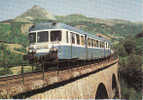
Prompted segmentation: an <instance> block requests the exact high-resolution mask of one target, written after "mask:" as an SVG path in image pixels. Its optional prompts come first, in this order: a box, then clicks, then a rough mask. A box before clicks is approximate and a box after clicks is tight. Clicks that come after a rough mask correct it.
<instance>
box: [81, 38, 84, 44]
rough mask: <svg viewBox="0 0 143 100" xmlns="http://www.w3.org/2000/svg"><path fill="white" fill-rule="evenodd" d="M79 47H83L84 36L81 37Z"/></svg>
mask: <svg viewBox="0 0 143 100" xmlns="http://www.w3.org/2000/svg"><path fill="white" fill-rule="evenodd" d="M81 45H84V36H81Z"/></svg>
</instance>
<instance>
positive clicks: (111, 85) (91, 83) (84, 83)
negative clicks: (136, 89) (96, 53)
mask: <svg viewBox="0 0 143 100" xmlns="http://www.w3.org/2000/svg"><path fill="white" fill-rule="evenodd" d="M120 97H121V94H120V84H119V80H118V62H115V63H114V64H110V65H108V66H107V67H106V68H104V69H102V70H99V71H97V72H93V73H91V74H89V75H86V76H84V77H82V78H79V79H77V80H75V81H72V82H70V83H68V84H64V85H62V86H59V87H56V88H52V89H49V90H47V91H44V92H42V93H38V94H35V95H33V96H31V97H30V98H31V99H37V98H39V99H58V98H60V99H71V98H72V99H77V98H78V99H105V98H106V99H107V98H108V99H109V98H112V99H113V98H120Z"/></svg>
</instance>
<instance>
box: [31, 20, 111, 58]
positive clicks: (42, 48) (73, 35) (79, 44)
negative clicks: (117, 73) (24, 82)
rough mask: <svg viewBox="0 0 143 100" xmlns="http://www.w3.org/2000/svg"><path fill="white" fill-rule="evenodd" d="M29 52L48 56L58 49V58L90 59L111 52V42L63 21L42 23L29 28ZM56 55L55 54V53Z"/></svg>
mask: <svg viewBox="0 0 143 100" xmlns="http://www.w3.org/2000/svg"><path fill="white" fill-rule="evenodd" d="M29 40H30V45H29V51H28V52H29V54H30V53H33V52H34V54H33V57H37V58H39V57H42V56H48V57H49V58H51V56H49V55H50V53H51V52H53V51H56V58H57V59H59V60H63V59H64V60H65V59H80V60H90V59H95V58H102V57H106V56H109V55H110V54H111V49H110V47H111V43H110V42H109V41H108V40H106V39H104V38H101V37H97V36H96V35H92V34H89V33H86V32H84V31H82V30H79V29H76V28H74V27H71V26H69V25H66V24H63V23H41V24H36V25H34V26H32V27H31V28H30V30H29ZM54 56H55V55H54Z"/></svg>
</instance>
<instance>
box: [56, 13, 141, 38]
mask: <svg viewBox="0 0 143 100" xmlns="http://www.w3.org/2000/svg"><path fill="white" fill-rule="evenodd" d="M56 18H57V20H58V21H60V22H64V23H67V24H70V25H72V26H75V27H76V26H77V27H78V26H80V27H78V28H80V29H83V30H85V31H87V32H91V33H102V34H105V35H109V34H110V35H113V36H118V37H119V38H122V37H125V36H128V35H135V34H137V33H139V32H141V31H142V26H143V25H142V24H137V23H132V22H130V21H125V20H117V19H99V18H88V17H86V16H83V15H78V14H73V15H68V16H56Z"/></svg>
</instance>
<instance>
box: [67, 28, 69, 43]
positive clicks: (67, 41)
mask: <svg viewBox="0 0 143 100" xmlns="http://www.w3.org/2000/svg"><path fill="white" fill-rule="evenodd" d="M66 40H67V41H66V42H67V43H69V34H68V31H66Z"/></svg>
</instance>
